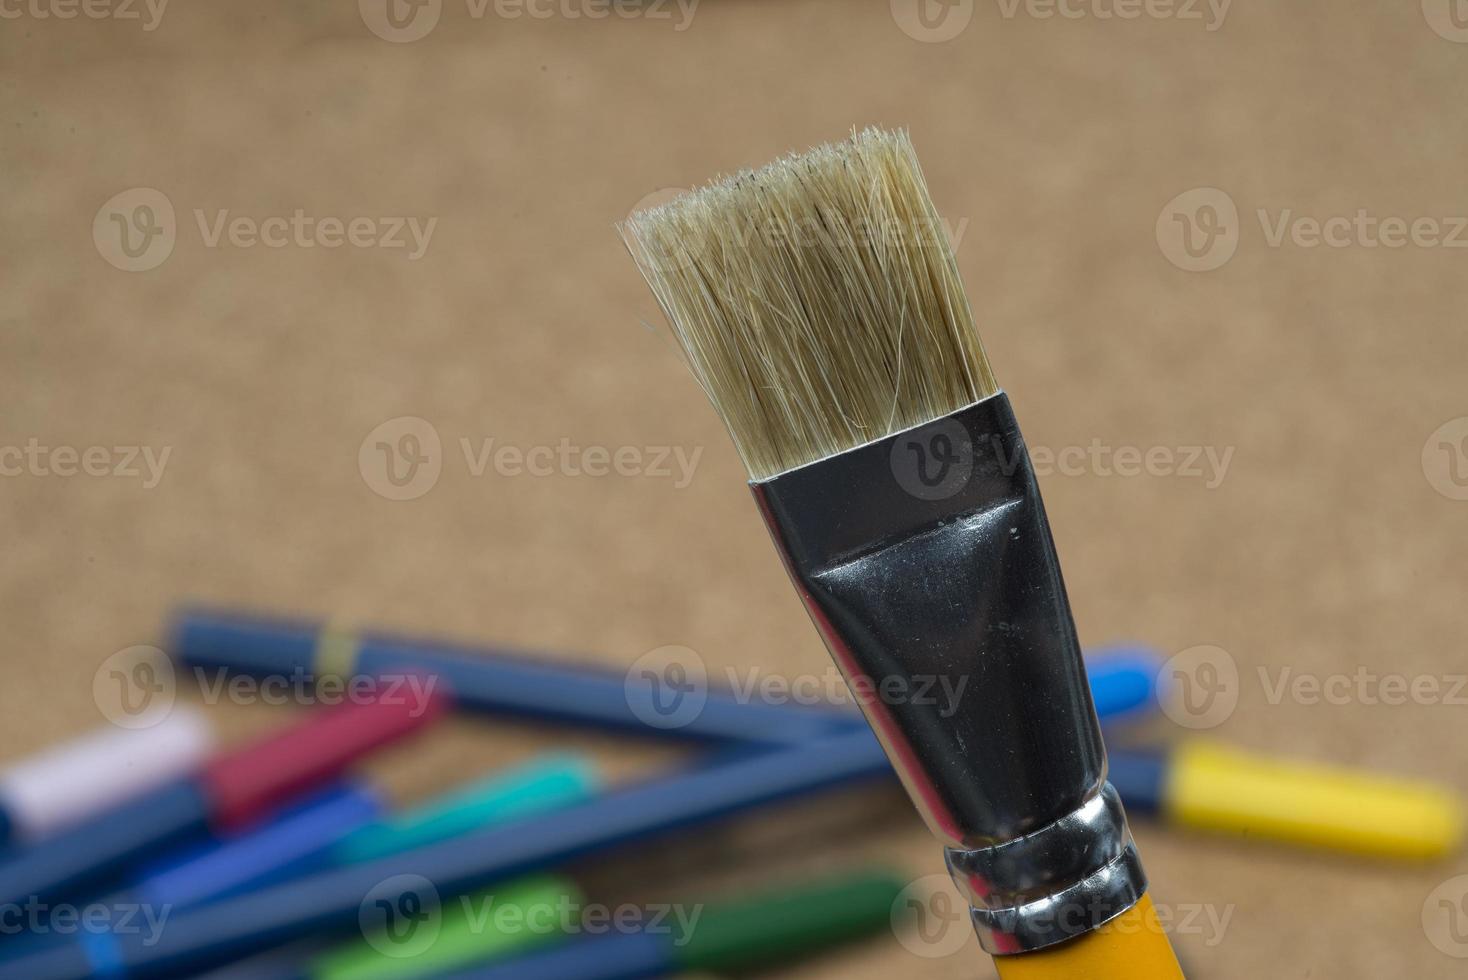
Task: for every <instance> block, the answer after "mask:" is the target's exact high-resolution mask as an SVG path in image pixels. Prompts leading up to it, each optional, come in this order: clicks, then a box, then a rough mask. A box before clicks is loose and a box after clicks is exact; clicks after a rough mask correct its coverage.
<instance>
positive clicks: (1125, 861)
mask: <svg viewBox="0 0 1468 980" xmlns="http://www.w3.org/2000/svg"><path fill="white" fill-rule="evenodd" d="M752 489H753V491H754V495H755V499H756V501H757V503H758V504H759V506H760V509H761V512H762V513H763V515H764V518H765V521H766V524H767V526H768V527H769V529H770V533H771V535H772V537H773V538H774V541H775V544H776V547H777V548H778V549H779V551H780V554H781V557H782V558H783V559H784V562H785V565H786V568H787V570H788V571H789V573H790V576H791V579H792V581H793V582H794V584H795V586H796V589H797V591H798V592H799V593H800V596H801V598H802V600H803V601H804V602H805V604H806V608H807V610H808V611H809V612H810V615H811V619H812V620H813V621H814V623H815V625H816V627H817V629H818V630H819V631H820V633H821V635H822V637H823V638H824V640H825V641H826V645H827V647H828V648H829V649H830V651H831V655H832V658H833V659H834V660H835V661H836V663H837V665H838V666H839V667H840V668H841V670H842V672H843V673H844V674H845V676H846V679H847V682H848V684H850V685H851V687H852V690H853V692H854V693H855V694H856V696H857V699H858V700H859V701H860V702H861V704H862V709H863V711H864V712H865V713H866V716H867V720H868V721H869V722H870V723H871V726H872V729H873V730H874V731H875V732H876V734H877V737H878V738H879V739H881V741H882V743H883V745H884V747H885V748H886V750H887V755H888V757H889V758H890V759H891V760H892V764H893V768H894V769H896V771H897V773H898V775H899V776H900V777H901V779H902V781H903V783H904V785H905V786H906V788H907V791H908V795H909V796H910V797H911V798H912V800H913V802H914V804H915V805H916V806H917V808H918V811H919V812H920V813H921V814H922V816H923V818H924V820H925V821H926V822H927V824H928V827H929V829H931V830H932V832H933V834H934V835H935V836H936V837H937V838H938V839H939V840H940V841H941V842H942V843H943V845H944V846H945V847H946V848H947V849H948V851H949V854H950V858H949V860H950V863H951V864H952V865H953V867H954V874H955V878H961V879H962V880H961V881H960V885H961V886H962V887H963V888H964V889H965V891H966V892H967V893H968V894H969V898H970V901H971V903H972V906H973V908H974V922H975V925H976V926H977V927H978V931H979V935H980V938H981V940H982V941H983V942H984V945H985V947H986V948H988V949H990V951H991V952H996V953H1006V952H1021V951H1023V950H1026V949H1035V948H1039V947H1040V946H1045V945H1050V944H1051V943H1055V942H1060V941H1062V940H1064V939H1067V938H1070V937H1071V936H1074V935H1078V934H1080V933H1083V932H1085V931H1087V930H1088V929H1091V928H1095V927H1096V926H1098V925H1100V924H1102V923H1103V922H1105V921H1106V920H1107V919H1109V918H1111V917H1112V916H1114V915H1115V914H1117V913H1119V912H1121V911H1124V910H1125V909H1126V908H1129V907H1130V906H1131V905H1132V904H1134V903H1135V902H1136V900H1137V898H1139V897H1140V895H1141V893H1142V891H1143V890H1144V889H1145V886H1146V879H1145V878H1144V876H1143V875H1142V872H1141V868H1140V865H1139V864H1138V862H1137V860H1136V854H1135V851H1134V850H1133V849H1132V846H1131V838H1130V836H1129V834H1128V832H1127V828H1126V818H1125V815H1124V814H1123V812H1122V810H1121V806H1120V802H1119V801H1118V800H1117V799H1116V796H1115V793H1114V792H1113V791H1110V790H1108V789H1106V788H1105V787H1106V782H1105V774H1106V753H1105V749H1104V748H1103V746H1102V741H1101V729H1100V725H1099V723H1098V722H1097V720H1096V712H1095V708H1094V706H1093V705H1092V703H1091V693H1090V687H1089V685H1088V683H1087V681H1086V674H1085V667H1084V665H1083V664H1082V661H1081V650H1080V642H1079V640H1078V638H1077V637H1076V633H1075V625H1074V622H1073V621H1072V618H1071V613H1070V604H1069V601H1068V599H1067V598H1066V594H1065V584H1064V582H1063V580H1062V578H1061V575H1060V563H1059V559H1058V558H1057V557H1056V553H1055V546H1054V544H1053V541H1052V539H1051V535H1050V526H1049V523H1048V522H1047V520H1046V518H1045V511H1044V506H1043V505H1042V503H1041V501H1040V493H1039V488H1038V486H1037V485H1036V483H1035V475H1034V470H1033V467H1032V466H1031V464H1030V459H1029V455H1028V452H1027V451H1026V449H1025V445H1024V440H1023V438H1022V436H1021V435H1020V432H1019V426H1018V424H1017V423H1016V422H1015V419H1014V414H1013V412H1012V410H1011V409H1010V406H1009V399H1008V398H1007V397H1006V396H1005V395H1004V394H1003V393H1002V392H1001V393H998V394H995V395H993V396H991V397H989V398H986V399H984V400H982V401H979V402H976V403H974V404H972V405H969V406H967V407H965V408H962V409H960V410H958V411H956V412H953V413H952V414H950V415H947V416H944V417H943V418H940V419H936V420H934V421H933V422H929V423H926V424H925V425H921V426H917V427H915V428H912V429H907V430H904V431H902V432H897V433H894V434H892V435H890V436H887V437H885V438H883V439H879V440H876V441H875V442H871V443H868V444H866V445H863V446H858V447H856V448H854V449H851V450H849V451H847V452H843V453H839V454H837V455H835V456H831V457H828V458H826V459H823V460H820V461H818V462H814V463H811V464H809V465H807V466H802V467H798V468H796V469H793V470H789V471H787V472H785V473H781V474H779V475H777V476H775V477H772V478H771V479H769V480H765V481H761V482H759V483H755V484H753V485H752ZM892 691H895V692H898V695H899V696H897V697H889V696H888V692H892ZM933 692H946V697H940V698H938V699H937V701H936V702H935V700H934V698H933V697H932V696H931V695H932V693H933ZM904 693H905V694H906V695H907V696H902V695H903V694H904ZM922 693H927V694H928V695H929V696H928V697H927V698H926V699H924V698H923V697H921V696H919V695H920V694H922ZM1077 900H1083V901H1084V902H1085V903H1088V904H1091V905H1094V911H1091V912H1088V913H1086V914H1080V913H1079V912H1077V911H1076V908H1077V906H1076V901H1077Z"/></svg>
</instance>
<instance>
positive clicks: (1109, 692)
mask: <svg viewBox="0 0 1468 980" xmlns="http://www.w3.org/2000/svg"><path fill="white" fill-rule="evenodd" d="M1162 664H1163V660H1162V658H1161V657H1159V656H1158V655H1157V654H1156V653H1153V652H1152V651H1150V650H1147V649H1144V648H1140V647H1102V648H1100V649H1096V650H1091V651H1088V652H1087V654H1086V675H1087V677H1088V678H1089V679H1090V683H1091V700H1092V701H1094V702H1095V704H1096V716H1097V717H1098V718H1100V719H1101V720H1102V721H1112V722H1114V721H1124V720H1126V719H1127V718H1128V717H1134V716H1137V715H1141V714H1144V713H1147V712H1150V711H1153V710H1155V709H1156V707H1157V675H1158V672H1159V671H1161V670H1162Z"/></svg>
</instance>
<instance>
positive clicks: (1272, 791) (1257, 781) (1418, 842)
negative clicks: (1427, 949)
mask: <svg viewBox="0 0 1468 980" xmlns="http://www.w3.org/2000/svg"><path fill="white" fill-rule="evenodd" d="M1110 758H1111V770H1110V778H1111V781H1112V783H1113V785H1115V786H1116V787H1117V789H1118V790H1120V792H1121V795H1122V798H1123V799H1124V800H1125V801H1126V806H1127V809H1128V810H1129V811H1133V812H1137V813H1154V814H1157V815H1158V816H1160V817H1161V818H1162V819H1164V820H1166V821H1167V822H1168V823H1170V824H1175V825H1178V826H1183V827H1192V828H1197V829H1203V830H1211V831H1222V832H1225V833H1232V834H1237V835H1240V836H1245V837H1249V838H1259V839H1266V840H1274V841H1280V842H1284V843H1290V844H1302V845H1306V846H1309V847H1316V848H1324V849H1329V850H1335V851H1344V852H1348V853H1352V854H1358V855H1365V856H1370V857H1380V858H1399V859H1405V860H1428V859H1432V858H1438V857H1442V856H1444V855H1446V854H1448V853H1451V852H1452V851H1454V850H1456V849H1457V848H1459V847H1460V846H1461V845H1462V842H1463V833H1464V809H1463V803H1462V801H1461V799H1460V798H1459V797H1458V796H1457V795H1456V794H1454V793H1452V792H1451V791H1449V790H1447V789H1445V788H1442V787H1439V786H1436V785H1434V784H1431V783H1426V782H1418V781H1413V780H1405V779H1394V778H1389V777H1385V776H1378V775H1374V774H1370V773H1363V772H1360V771H1353V770H1348V769H1336V768H1328V767H1325V766H1317V765H1312V764H1309V763H1304V762H1294V761H1284V760H1278V759H1273V758H1262V757H1260V756H1256V755H1253V754H1250V753H1247V752H1242V751H1239V750H1237V749H1233V748H1230V747H1227V746H1224V745H1220V744H1218V743H1215V742H1212V741H1209V740H1205V739H1189V740H1184V741H1182V742H1180V743H1178V744H1177V745H1174V746H1168V747H1165V748H1144V749H1135V748H1130V749H1129V748H1120V749H1118V748H1112V749H1111V750H1110Z"/></svg>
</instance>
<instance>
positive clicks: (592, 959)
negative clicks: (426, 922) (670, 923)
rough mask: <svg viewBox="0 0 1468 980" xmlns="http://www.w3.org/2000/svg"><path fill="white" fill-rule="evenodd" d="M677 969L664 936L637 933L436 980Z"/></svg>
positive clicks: (608, 979)
mask: <svg viewBox="0 0 1468 980" xmlns="http://www.w3.org/2000/svg"><path fill="white" fill-rule="evenodd" d="M679 970H680V968H679V966H678V964H677V963H676V962H675V961H674V959H673V957H672V956H671V955H669V949H668V939H667V937H666V936H653V935H649V934H647V933H643V932H638V933H629V934H623V935H615V936H608V937H606V938H602V939H594V940H577V941H572V942H570V943H567V944H566V945H564V946H557V947H555V948H553V949H547V950H542V951H540V952H535V953H530V954H528V955H525V956H517V957H515V958H514V959H511V960H504V961H502V962H499V963H491V964H488V965H486V966H478V967H473V968H470V969H467V970H462V971H458V972H455V973H450V974H445V975H444V976H442V977H439V978H437V980H571V978H574V980H644V978H648V977H666V976H672V975H673V974H675V973H678V972H679Z"/></svg>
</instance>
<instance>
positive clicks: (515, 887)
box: [299, 875, 585, 980]
mask: <svg viewBox="0 0 1468 980" xmlns="http://www.w3.org/2000/svg"><path fill="white" fill-rule="evenodd" d="M431 889H432V886H431V884H430V883H429V882H428V881H427V880H426V879H423V880H421V881H420V882H419V883H418V884H417V886H416V888H415V887H414V885H412V884H408V885H407V886H406V887H405V888H404V889H403V890H401V891H398V892H396V893H389V894H383V895H380V896H373V897H372V898H373V901H372V902H371V905H372V907H371V909H370V910H368V911H367V912H364V917H365V916H367V915H369V914H370V915H371V916H373V918H372V919H371V920H370V921H371V922H372V923H373V924H374V925H377V926H378V927H377V928H373V929H371V930H370V931H368V932H367V934H366V935H365V936H364V937H363V938H361V939H355V940H351V941H349V942H346V943H343V944H342V945H340V946H337V947H335V948H332V949H329V950H327V951H326V952H324V953H321V954H320V955H318V956H316V957H313V958H312V960H311V961H310V962H309V963H308V964H307V966H306V968H305V970H303V971H302V972H301V973H300V974H299V980H410V978H416V977H436V976H439V975H440V974H443V973H446V972H449V971H451V970H457V969H460V968H461V967H465V966H468V965H472V964H475V963H482V962H485V961H492V960H497V959H503V958H506V957H510V956H515V955H517V954H519V953H522V952H524V951H526V950H530V949H534V948H536V947H540V946H547V945H554V944H557V943H559V942H560V941H561V939H562V938H563V937H564V935H565V933H566V930H567V929H571V928H575V923H574V922H572V921H570V920H571V918H572V917H573V916H575V915H576V914H577V913H579V911H580V910H581V909H582V907H583V906H584V902H585V899H584V897H583V895H582V893H581V890H580V889H579V888H578V887H577V886H576V884H575V883H574V882H572V881H570V880H569V879H566V878H561V877H557V876H551V875H542V876H539V877H535V878H530V879H522V880H519V881H514V882H507V883H506V884H504V885H502V886H500V887H497V888H495V889H493V890H492V891H487V892H482V893H480V894H474V895H460V896H458V897H457V899H448V898H444V899H440V898H439V897H438V896H437V895H436V894H434V893H433V892H432V890H431ZM436 902H437V903H438V904H437V905H436V907H435V903H436Z"/></svg>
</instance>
